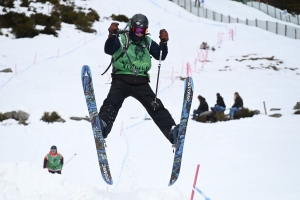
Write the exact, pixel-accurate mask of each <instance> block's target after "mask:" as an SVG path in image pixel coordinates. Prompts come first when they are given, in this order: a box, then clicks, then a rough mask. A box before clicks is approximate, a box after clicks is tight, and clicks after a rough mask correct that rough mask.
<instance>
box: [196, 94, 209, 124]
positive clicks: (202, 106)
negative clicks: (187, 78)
mask: <svg viewBox="0 0 300 200" xmlns="http://www.w3.org/2000/svg"><path fill="white" fill-rule="evenodd" d="M198 100H199V101H200V105H199V107H198V109H197V110H194V113H193V120H196V118H197V115H200V114H201V113H203V112H205V111H208V104H207V103H206V101H205V98H204V97H202V96H201V95H199V96H198Z"/></svg>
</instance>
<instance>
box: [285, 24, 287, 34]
mask: <svg viewBox="0 0 300 200" xmlns="http://www.w3.org/2000/svg"><path fill="white" fill-rule="evenodd" d="M286 34H287V25H285V36H286Z"/></svg>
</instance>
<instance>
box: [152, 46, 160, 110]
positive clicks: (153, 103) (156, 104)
mask: <svg viewBox="0 0 300 200" xmlns="http://www.w3.org/2000/svg"><path fill="white" fill-rule="evenodd" d="M161 57H162V42H160V53H159V63H158V74H157V81H156V90H155V99H154V101H153V102H152V103H151V104H152V106H153V109H154V110H155V106H159V104H158V103H157V102H156V99H157V89H158V81H159V74H160V67H161Z"/></svg>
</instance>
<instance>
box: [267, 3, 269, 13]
mask: <svg viewBox="0 0 300 200" xmlns="http://www.w3.org/2000/svg"><path fill="white" fill-rule="evenodd" d="M267 15H269V4H268V2H267Z"/></svg>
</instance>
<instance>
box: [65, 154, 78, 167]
mask: <svg viewBox="0 0 300 200" xmlns="http://www.w3.org/2000/svg"><path fill="white" fill-rule="evenodd" d="M74 156H76V153H75V154H74V155H73V156H72V157H71V158H70V159H69V160H68V161H67V162H66V163H65V164H64V166H66V164H67V163H68V162H70V160H72V159H73V158H74Z"/></svg>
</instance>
